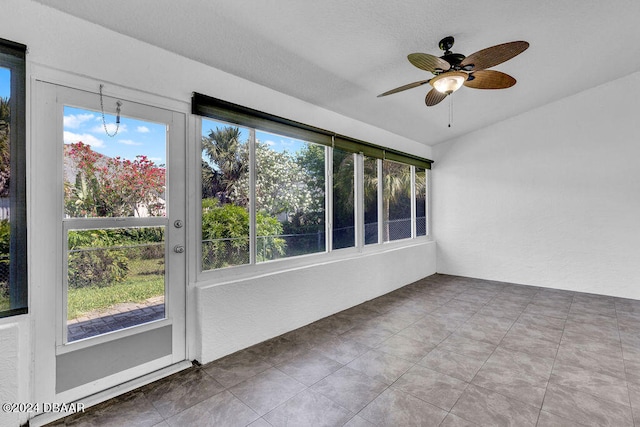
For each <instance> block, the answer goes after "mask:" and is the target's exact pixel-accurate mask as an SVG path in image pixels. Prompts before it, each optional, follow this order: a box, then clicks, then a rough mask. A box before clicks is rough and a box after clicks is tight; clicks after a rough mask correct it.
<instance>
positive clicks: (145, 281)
mask: <svg viewBox="0 0 640 427" xmlns="http://www.w3.org/2000/svg"><path fill="white" fill-rule="evenodd" d="M129 267H130V271H131V272H135V274H133V273H129V275H128V276H127V278H126V279H125V280H124V281H122V282H120V283H115V284H113V285H111V286H104V287H85V288H77V289H69V290H68V293H67V300H68V304H67V319H75V318H76V317H79V316H81V315H82V314H84V313H88V312H90V311H94V310H102V309H107V308H109V307H112V306H114V305H116V304H119V303H124V302H143V301H144V300H146V299H147V298H152V297H156V296H160V295H164V275H163V272H162V268H161V267H160V268H159V264H158V260H131V261H130V262H129Z"/></svg>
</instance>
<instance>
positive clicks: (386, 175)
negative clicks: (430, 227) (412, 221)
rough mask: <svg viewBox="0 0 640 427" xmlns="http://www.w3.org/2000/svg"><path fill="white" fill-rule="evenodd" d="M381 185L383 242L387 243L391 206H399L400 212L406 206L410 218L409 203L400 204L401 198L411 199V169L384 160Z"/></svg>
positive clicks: (389, 237)
mask: <svg viewBox="0 0 640 427" xmlns="http://www.w3.org/2000/svg"><path fill="white" fill-rule="evenodd" d="M382 185H383V187H382V198H383V199H382V200H383V214H384V235H383V241H387V240H390V239H391V233H390V229H389V224H390V219H391V208H392V206H398V205H400V206H401V208H402V211H404V210H405V208H406V207H407V206H408V207H409V212H408V218H411V203H408V204H407V203H404V204H401V202H402V201H403V200H402V199H403V198H404V199H410V198H411V167H410V166H409V165H406V164H402V163H396V162H392V161H389V160H384V161H383V162H382ZM405 215H406V214H405Z"/></svg>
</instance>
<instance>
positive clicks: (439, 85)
mask: <svg viewBox="0 0 640 427" xmlns="http://www.w3.org/2000/svg"><path fill="white" fill-rule="evenodd" d="M467 77H468V74H467V73H465V72H462V71H449V72H446V73H442V74H439V75H437V76H435V77H434V78H432V79H431V81H430V82H429V84H430V85H431V86H433V87H434V88H435V90H437V91H438V92H440V93H445V94H447V95H450V94H452V93H453V92H455V91H456V90H458V89H460V87H462V84H463V83H464V82H465V81H466V80H467Z"/></svg>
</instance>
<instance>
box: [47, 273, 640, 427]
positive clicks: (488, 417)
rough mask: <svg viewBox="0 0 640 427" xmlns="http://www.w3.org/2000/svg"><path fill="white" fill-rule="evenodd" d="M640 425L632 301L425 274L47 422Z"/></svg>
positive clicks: (637, 325) (636, 311) (639, 304)
mask: <svg viewBox="0 0 640 427" xmlns="http://www.w3.org/2000/svg"><path fill="white" fill-rule="evenodd" d="M634 419H635V422H636V425H638V426H640V301H635V300H625V299H619V298H612V297H606V296H596V295H590V294H582V293H575V292H567V291H560V290H554V289H544V288H536V287H529V286H519V285H512V284H508V283H499V282H491V281H485V280H477V279H469V278H462V277H455V276H446V275H434V276H430V277H427V278H425V279H423V280H420V281H418V282H416V283H413V284H411V285H408V286H405V287H404V288H402V289H399V290H397V291H395V292H392V293H390V294H387V295H384V296H382V297H379V298H376V299H374V300H371V301H368V302H366V303H364V304H361V305H359V306H357V307H353V308H351V309H349V310H346V311H343V312H341V313H338V314H335V315H333V316H330V317H327V318H325V319H322V320H320V321H318V322H315V323H313V324H311V325H308V326H305V327H303V328H301V329H298V330H295V331H292V332H290V333H287V334H285V335H282V336H280V337H277V338H274V339H271V340H269V341H267V342H264V343H261V344H258V345H256V346H253V347H251V348H248V349H245V350H242V351H240V352H238V353H235V354H233V355H230V356H227V357H225V358H223V359H220V360H217V361H215V362H212V363H210V364H208V365H205V366H201V367H194V368H192V369H190V370H187V371H184V372H181V373H178V374H175V375H173V376H171V377H168V378H166V379H163V380H161V381H159V382H156V383H153V384H150V385H147V386H145V387H142V388H140V389H138V390H134V391H132V392H130V393H127V394H126V395H124V396H121V397H119V398H116V399H114V400H112V401H109V402H105V403H103V404H100V405H98V406H96V407H94V408H91V409H89V410H88V411H87V412H86V413H85V414H82V415H80V416H76V417H70V418H67V419H65V420H62V421H60V422H58V423H56V425H73V426H89V425H90V426H95V425H105V426H107V425H108V426H133V425H135V426H156V425H157V426H164V427H166V426H216V427H220V426H246V425H251V426H254V427H258V426H342V425H345V426H349V427H356V426H372V425H378V426H394V427H397V426H423V425H424V426H431V425H434V426H437V425H442V426H473V425H482V426H498V425H513V426H529V425H530V426H534V425H538V426H574V425H597V426H603V425H611V426H632V425H634Z"/></svg>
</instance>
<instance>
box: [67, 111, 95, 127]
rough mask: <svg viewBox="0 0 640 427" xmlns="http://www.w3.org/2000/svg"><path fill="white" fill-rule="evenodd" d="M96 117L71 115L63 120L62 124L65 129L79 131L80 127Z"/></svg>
mask: <svg viewBox="0 0 640 427" xmlns="http://www.w3.org/2000/svg"><path fill="white" fill-rule="evenodd" d="M94 117H95V115H94V114H69V115H68V116H64V117H63V118H62V123H63V125H64V127H65V128H68V129H78V128H79V127H80V125H81V124H82V123H84V122H86V121H88V120H91V119H93V118H94Z"/></svg>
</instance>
